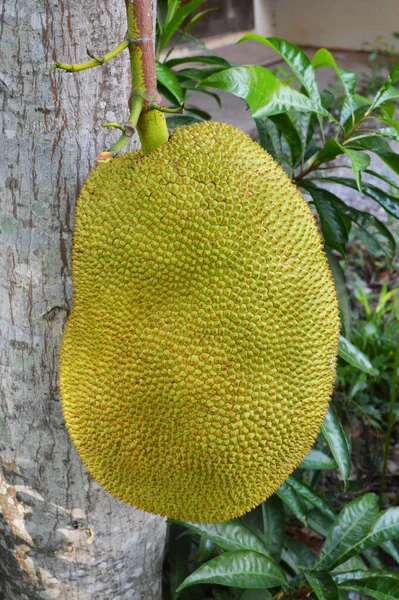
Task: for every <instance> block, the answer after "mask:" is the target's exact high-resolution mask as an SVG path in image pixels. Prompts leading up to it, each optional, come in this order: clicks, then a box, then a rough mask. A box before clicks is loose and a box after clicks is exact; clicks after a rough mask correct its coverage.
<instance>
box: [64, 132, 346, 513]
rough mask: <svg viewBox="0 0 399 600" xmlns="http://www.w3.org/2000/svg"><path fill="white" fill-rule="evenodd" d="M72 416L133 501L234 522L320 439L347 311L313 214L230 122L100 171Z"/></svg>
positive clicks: (80, 220)
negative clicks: (342, 311) (342, 310)
mask: <svg viewBox="0 0 399 600" xmlns="http://www.w3.org/2000/svg"><path fill="white" fill-rule="evenodd" d="M73 283H74V293H75V296H74V302H73V310H72V314H71V317H70V319H69V322H68V325H67V328H66V332H65V336H64V339H63V344H62V351H61V376H60V381H61V391H62V399H63V410H64V415H65V420H66V423H67V426H68V429H69V432H70V435H71V437H72V439H73V442H74V444H75V446H76V448H77V450H78V452H79V453H80V455H81V457H82V459H83V461H84V462H85V464H86V465H87V467H88V469H89V471H90V472H91V474H92V475H93V476H94V477H95V478H96V479H97V481H98V482H99V483H100V484H102V485H103V486H104V487H105V488H106V489H107V490H108V491H110V492H111V493H112V494H114V495H115V496H117V497H118V498H121V499H123V500H125V501H127V502H130V503H132V504H134V505H136V506H137V507H139V508H141V509H143V510H146V511H149V512H153V513H157V514H160V515H167V516H169V517H171V518H178V519H184V520H192V521H201V522H203V521H207V522H215V521H225V520H227V519H231V518H233V517H237V516H239V515H242V514H243V513H245V512H247V511H248V510H250V509H251V508H252V507H255V506H257V505H258V504H259V503H260V502H262V501H263V500H265V499H266V498H267V497H268V496H270V495H271V494H272V493H273V492H274V490H276V488H278V487H279V486H280V484H281V483H282V482H283V481H284V480H285V479H286V477H287V476H288V475H289V474H290V473H291V472H292V471H293V469H295V467H296V466H297V465H298V464H299V462H300V461H301V460H302V458H303V457H304V456H305V455H306V454H307V452H308V450H309V448H310V447H311V446H312V444H313V442H314V440H315V438H316V436H317V434H318V431H319V428H320V426H321V424H322V421H323V419H324V416H325V412H326V409H327V405H328V401H329V397H330V395H331V391H332V386H333V382H334V377H335V361H336V352H337V344H338V330H339V323H338V308H337V301H336V296H335V290H334V285H333V281H332V277H331V274H330V271H329V269H328V266H327V261H326V258H325V255H324V253H323V250H322V244H321V240H320V236H319V233H318V231H317V227H316V224H315V221H314V218H313V216H312V213H311V211H310V209H309V207H308V205H307V203H306V202H305V200H304V199H303V198H302V196H301V194H300V193H299V192H298V191H297V189H296V188H295V186H294V185H292V183H291V182H290V180H289V178H288V177H287V175H286V174H285V173H284V171H283V170H282V169H281V167H280V166H279V165H277V163H276V162H275V161H274V160H273V158H271V157H270V156H269V155H268V154H267V153H266V152H265V151H264V150H263V149H262V148H261V147H260V146H259V145H258V144H257V143H255V142H253V141H252V140H251V139H250V138H249V137H248V136H247V135H246V134H245V133H243V132H242V131H240V130H238V129H236V128H234V127H232V126H230V125H227V124H225V123H201V124H198V125H191V126H188V127H182V128H181V129H178V130H175V132H174V134H173V135H172V136H171V138H170V140H169V142H168V143H166V144H165V145H164V146H161V147H160V148H158V149H157V150H156V151H154V152H153V153H151V154H150V155H149V156H147V157H143V156H142V155H141V153H140V152H131V153H129V154H125V155H123V156H121V157H118V158H116V159H115V160H113V161H112V162H111V163H109V164H106V165H100V166H98V167H97V168H95V169H94V170H93V172H92V173H91V175H90V176H89V178H88V179H87V181H86V183H85V185H84V187H83V189H82V192H81V195H80V197H79V200H78V205H77V214H76V221H75V233H74V251H73Z"/></svg>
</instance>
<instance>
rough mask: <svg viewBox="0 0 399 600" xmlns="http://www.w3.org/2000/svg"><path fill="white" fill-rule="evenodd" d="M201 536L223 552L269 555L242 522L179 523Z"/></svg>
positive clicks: (258, 539) (256, 537) (259, 540)
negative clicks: (247, 551)
mask: <svg viewBox="0 0 399 600" xmlns="http://www.w3.org/2000/svg"><path fill="white" fill-rule="evenodd" d="M178 523H181V524H182V525H185V526H186V527H188V529H190V531H193V532H194V533H198V534H200V535H205V536H206V537H207V538H208V539H210V540H212V541H213V542H214V543H215V544H217V545H218V546H220V548H223V550H244V549H245V550H255V551H256V552H259V553H260V554H265V555H267V554H268V553H267V550H266V546H265V545H264V543H263V542H262V540H261V539H260V538H259V537H258V536H257V535H256V534H255V533H254V532H253V531H251V530H250V529H248V527H246V526H245V525H244V523H243V522H242V521H239V520H238V519H237V520H233V521H225V522H223V523H192V522H191V521H178Z"/></svg>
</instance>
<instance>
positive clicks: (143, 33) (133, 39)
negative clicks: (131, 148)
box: [125, 0, 168, 154]
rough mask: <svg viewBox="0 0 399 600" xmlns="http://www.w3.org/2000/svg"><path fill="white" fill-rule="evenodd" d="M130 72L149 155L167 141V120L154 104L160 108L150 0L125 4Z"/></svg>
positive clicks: (127, 0)
mask: <svg viewBox="0 0 399 600" xmlns="http://www.w3.org/2000/svg"><path fill="white" fill-rule="evenodd" d="M125 4H126V13H127V26H128V29H127V35H126V39H127V40H128V42H129V46H128V48H129V54H130V68H131V75H132V104H133V103H134V99H135V97H137V96H138V97H140V98H143V100H144V102H143V107H142V111H141V115H140V118H139V120H138V123H137V131H138V133H139V136H140V141H141V145H142V150H143V153H144V154H149V153H150V152H152V150H155V148H157V147H158V146H160V145H161V144H164V143H165V142H167V140H168V129H167V126H166V119H165V116H164V114H163V113H162V112H160V111H159V110H153V109H152V108H151V104H157V105H160V104H161V97H160V96H159V94H158V90H157V78H156V71H155V54H154V44H153V38H152V34H153V26H152V9H151V0H125Z"/></svg>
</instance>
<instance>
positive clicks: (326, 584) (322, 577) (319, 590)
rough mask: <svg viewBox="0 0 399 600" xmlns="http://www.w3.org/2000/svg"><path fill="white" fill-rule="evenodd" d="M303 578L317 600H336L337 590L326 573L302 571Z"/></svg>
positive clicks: (332, 580)
mask: <svg viewBox="0 0 399 600" xmlns="http://www.w3.org/2000/svg"><path fill="white" fill-rule="evenodd" d="M303 574H304V576H305V577H306V579H307V580H308V582H309V583H310V585H311V586H312V588H313V591H314V593H315V594H316V596H317V598H318V599H319V600H337V598H338V588H337V584H336V583H335V581H334V579H333V578H332V577H331V575H330V573H328V572H327V571H304V573H303Z"/></svg>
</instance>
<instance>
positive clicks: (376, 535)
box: [345, 506, 399, 560]
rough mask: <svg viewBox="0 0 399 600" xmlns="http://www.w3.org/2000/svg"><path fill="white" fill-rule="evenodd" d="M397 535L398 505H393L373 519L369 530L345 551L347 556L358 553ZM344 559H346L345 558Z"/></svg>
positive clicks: (398, 530)
mask: <svg viewBox="0 0 399 600" xmlns="http://www.w3.org/2000/svg"><path fill="white" fill-rule="evenodd" d="M398 536H399V507H398V506H394V507H391V508H388V509H387V510H385V511H383V512H381V513H380V514H379V515H378V516H377V518H376V519H375V521H374V523H373V525H372V527H371V529H370V531H369V532H368V534H367V535H366V536H365V537H364V538H363V539H362V540H359V542H358V543H357V544H353V546H352V547H351V548H349V549H348V551H347V553H346V554H347V558H350V557H351V556H354V555H355V554H360V553H361V552H364V551H365V550H368V549H369V548H374V547H375V546H379V545H380V544H383V543H384V542H386V541H388V540H392V539H395V538H397V537H398ZM345 560H346V559H345Z"/></svg>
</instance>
